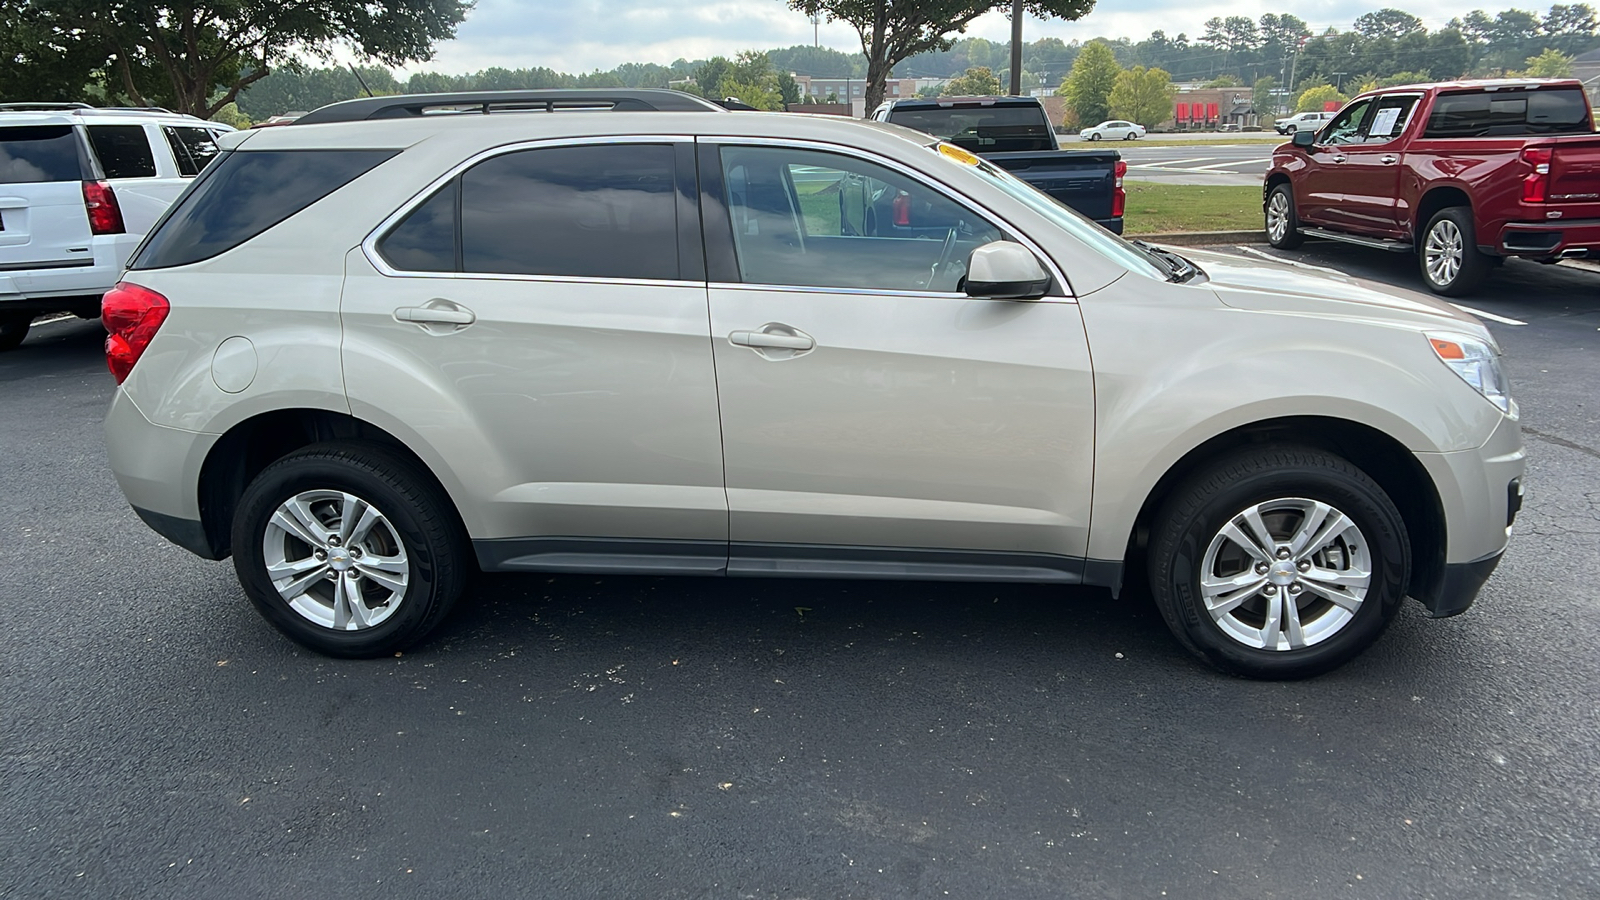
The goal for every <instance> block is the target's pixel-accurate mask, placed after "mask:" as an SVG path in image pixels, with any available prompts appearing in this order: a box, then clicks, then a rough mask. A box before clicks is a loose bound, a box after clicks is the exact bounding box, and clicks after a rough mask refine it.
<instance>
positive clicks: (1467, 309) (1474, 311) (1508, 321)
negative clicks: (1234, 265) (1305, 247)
mask: <svg viewBox="0 0 1600 900" xmlns="http://www.w3.org/2000/svg"><path fill="white" fill-rule="evenodd" d="M1234 249H1235V250H1241V251H1243V252H1245V253H1248V254H1250V255H1252V256H1259V257H1261V258H1262V259H1270V260H1272V261H1273V262H1278V263H1283V264H1284V265H1287V266H1294V267H1295V268H1297V269H1315V270H1316V271H1318V272H1328V273H1330V274H1333V275H1343V276H1344V277H1345V278H1354V277H1356V276H1354V275H1351V274H1350V273H1348V272H1341V271H1339V270H1338V269H1330V268H1328V267H1327V266H1313V265H1312V264H1310V263H1303V262H1300V261H1298V260H1293V259H1284V258H1283V257H1281V256H1273V255H1272V254H1270V253H1263V252H1262V251H1260V250H1257V249H1256V248H1254V247H1245V246H1242V245H1236V246H1235V247H1234ZM1450 305H1451V306H1454V307H1455V308H1456V309H1459V310H1461V311H1462V312H1464V313H1467V314H1469V315H1474V316H1477V317H1478V318H1480V319H1488V320H1489V321H1491V322H1499V323H1500V324H1501V325H1526V324H1528V323H1527V322H1523V321H1521V320H1518V319H1512V318H1507V317H1506V316H1497V315H1495V314H1494V313H1492V312H1484V311H1483V310H1481V309H1478V308H1476V307H1472V306H1462V305H1461V304H1460V303H1452V304H1450Z"/></svg>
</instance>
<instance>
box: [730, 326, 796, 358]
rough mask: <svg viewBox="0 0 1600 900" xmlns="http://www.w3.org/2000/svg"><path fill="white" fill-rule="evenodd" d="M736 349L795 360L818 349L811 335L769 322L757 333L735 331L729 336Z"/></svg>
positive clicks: (757, 330) (769, 356) (767, 356)
mask: <svg viewBox="0 0 1600 900" xmlns="http://www.w3.org/2000/svg"><path fill="white" fill-rule="evenodd" d="M728 343H730V344H732V345H734V346H735V347H749V348H750V349H751V350H754V351H755V352H757V353H759V354H761V355H762V356H764V357H766V358H768V359H793V358H794V357H796V356H799V355H800V354H802V353H809V352H811V351H812V350H814V349H816V346H817V342H816V340H815V339H814V338H812V337H811V335H809V334H806V333H805V332H804V331H801V330H800V329H798V328H793V327H791V326H788V325H785V324H783V323H782V322H768V323H767V324H765V325H763V326H761V327H760V328H758V329H756V330H755V331H735V332H733V333H732V334H729V335H728Z"/></svg>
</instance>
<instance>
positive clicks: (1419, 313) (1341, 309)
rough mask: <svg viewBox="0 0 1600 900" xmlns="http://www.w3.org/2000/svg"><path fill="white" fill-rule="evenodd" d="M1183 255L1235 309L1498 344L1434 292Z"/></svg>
mask: <svg viewBox="0 0 1600 900" xmlns="http://www.w3.org/2000/svg"><path fill="white" fill-rule="evenodd" d="M1177 252H1180V253H1181V254H1182V255H1183V256H1185V257H1187V258H1189V259H1191V260H1193V261H1194V262H1195V263H1196V264H1197V265H1199V266H1200V268H1202V269H1204V270H1205V273H1206V276H1207V278H1208V279H1209V282H1208V283H1207V285H1206V286H1207V287H1209V288H1211V289H1212V290H1213V291H1214V292H1216V295H1217V299H1219V300H1221V301H1222V302H1223V303H1224V304H1225V305H1227V306H1230V307H1233V308H1234V309H1243V310H1250V311H1252V312H1281V313H1288V314H1291V315H1309V316H1337V317H1339V318H1344V319H1363V320H1367V321H1372V322H1377V323H1380V324H1392V325H1410V326H1414V327H1417V328H1419V329H1428V328H1444V329H1450V330H1454V331H1458V332H1462V333H1465V334H1470V335H1477V336H1479V337H1482V338H1484V339H1486V340H1489V341H1491V343H1492V342H1493V339H1492V338H1490V337H1489V330H1488V329H1487V328H1485V327H1484V326H1483V323H1482V322H1480V321H1478V319H1477V318H1475V317H1473V316H1471V315H1469V314H1467V313H1465V312H1462V311H1461V310H1460V309H1457V308H1456V307H1454V306H1452V305H1450V304H1449V303H1446V302H1445V301H1443V300H1441V299H1439V298H1437V297H1434V296H1433V295H1431V294H1424V293H1422V292H1420V291H1412V290H1407V289H1406V288H1401V287H1395V286H1393V285H1387V284H1381V283H1379V282H1375V281H1368V280H1366V279H1364V278H1353V277H1351V276H1349V275H1343V274H1340V273H1338V272H1334V271H1332V270H1331V269H1327V270H1325V269H1312V268H1307V267H1303V266H1294V265H1289V264H1287V263H1280V262H1274V261H1271V260H1266V259H1261V258H1259V257H1243V256H1233V255H1231V254H1226V253H1216V252H1213V251H1209V250H1196V249H1192V248H1188V247H1182V248H1177Z"/></svg>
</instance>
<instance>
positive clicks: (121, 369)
mask: <svg viewBox="0 0 1600 900" xmlns="http://www.w3.org/2000/svg"><path fill="white" fill-rule="evenodd" d="M171 308H172V307H171V305H170V304H168V303H167V298H165V297H163V296H161V295H160V294H158V293H156V292H155V291H152V290H150V289H149V288H145V287H140V286H139V285H137V284H129V283H127V282H126V281H122V282H118V283H117V286H116V287H114V288H112V289H111V290H109V291H107V292H106V295H105V296H104V297H102V298H100V320H101V321H102V322H104V323H105V326H106V331H109V332H111V334H110V336H109V337H107V338H106V368H108V369H110V370H111V374H112V376H113V377H115V378H116V379H117V384H121V383H123V382H124V381H126V380H128V373H129V372H131V371H133V364H134V363H136V362H138V361H139V357H140V356H142V355H144V348H146V347H148V346H150V339H151V338H154V337H155V336H156V330H157V329H159V328H160V327H161V323H162V322H165V321H166V320H167V312H168V311H169V310H170V309H171Z"/></svg>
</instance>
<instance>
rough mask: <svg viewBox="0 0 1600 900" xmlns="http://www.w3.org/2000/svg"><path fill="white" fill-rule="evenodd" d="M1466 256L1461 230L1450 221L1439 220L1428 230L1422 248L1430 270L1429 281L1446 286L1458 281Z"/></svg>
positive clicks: (1425, 263) (1424, 259) (1426, 264)
mask: <svg viewBox="0 0 1600 900" xmlns="http://www.w3.org/2000/svg"><path fill="white" fill-rule="evenodd" d="M1465 255H1466V244H1465V242H1464V241H1462V239H1461V229H1460V228H1457V227H1456V223H1454V222H1452V221H1450V220H1449V219H1443V218H1441V219H1439V220H1438V221H1437V222H1434V223H1433V227H1432V228H1430V229H1428V239H1427V241H1426V242H1425V243H1424V244H1423V246H1422V258H1423V264H1424V265H1425V266H1427V269H1428V280H1430V281H1432V282H1433V283H1434V284H1437V285H1440V286H1444V285H1448V284H1451V283H1452V282H1454V281H1455V280H1456V275H1457V274H1458V273H1459V272H1460V271H1461V260H1462V258H1463V257H1464V256H1465Z"/></svg>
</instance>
